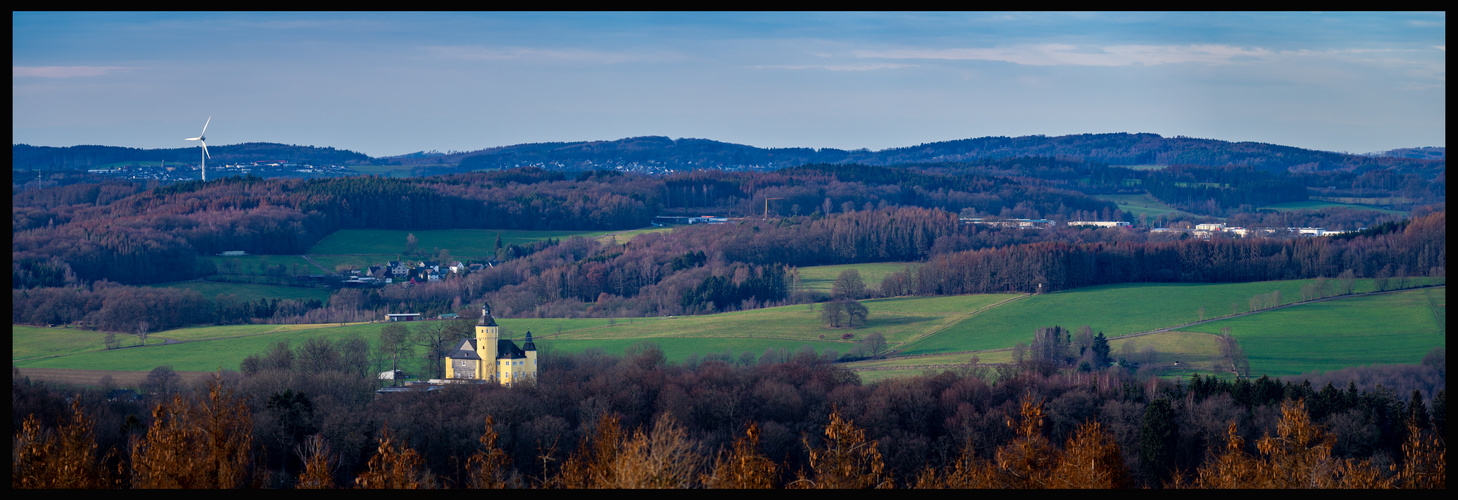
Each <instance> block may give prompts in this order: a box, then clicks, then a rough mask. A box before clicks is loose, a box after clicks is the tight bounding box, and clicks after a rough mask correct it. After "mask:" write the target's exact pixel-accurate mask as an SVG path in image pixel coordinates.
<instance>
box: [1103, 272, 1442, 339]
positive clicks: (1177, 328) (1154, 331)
mask: <svg viewBox="0 0 1458 500" xmlns="http://www.w3.org/2000/svg"><path fill="white" fill-rule="evenodd" d="M1445 286H1448V284H1447V283H1443V284H1439V285H1422V286H1415V287H1408V288H1399V289H1396V290H1382V291H1376V292H1364V293H1353V294H1347V295H1333V296H1330V297H1322V298H1319V299H1311V300H1302V301H1297V302H1291V303H1289V304H1281V305H1279V306H1275V307H1267V308H1265V309H1261V310H1258V311H1246V312H1243V313H1239V314H1230V315H1226V316H1220V317H1216V318H1210V319H1206V320H1200V321H1195V322H1193V323H1185V324H1183V325H1175V326H1171V327H1167V328H1160V329H1157V330H1149V331H1144V332H1134V333H1126V334H1123V335H1118V336H1114V337H1109V340H1114V339H1124V338H1130V337H1140V336H1144V335H1153V334H1156V333H1164V332H1168V331H1174V330H1179V329H1181V328H1188V327H1191V326H1195V325H1201V324H1205V323H1209V322H1212V321H1221V320H1226V319H1231V318H1239V317H1242V316H1249V315H1252V314H1260V313H1263V312H1267V311H1275V310H1277V309H1285V308H1288V307H1295V306H1300V305H1306V304H1314V303H1317V302H1326V301H1328V300H1337V299H1349V298H1354V297H1368V296H1373V295H1383V294H1389V293H1397V292H1407V291H1412V290H1428V289H1433V288H1439V287H1445Z"/></svg>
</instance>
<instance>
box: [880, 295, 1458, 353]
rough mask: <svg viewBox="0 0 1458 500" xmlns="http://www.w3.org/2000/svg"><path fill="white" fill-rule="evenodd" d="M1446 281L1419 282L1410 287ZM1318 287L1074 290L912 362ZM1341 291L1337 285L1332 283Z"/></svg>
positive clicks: (970, 323) (1174, 321)
mask: <svg viewBox="0 0 1458 500" xmlns="http://www.w3.org/2000/svg"><path fill="white" fill-rule="evenodd" d="M1437 280H1441V278H1437V279H1434V278H1414V279H1410V280H1409V281H1410V282H1411V283H1410V284H1413V285H1415V284H1422V283H1430V282H1436V281H1437ZM1313 281H1315V280H1289V281H1262V282H1254V283H1125V284H1118V285H1104V286H1094V287H1086V288H1075V289H1073V290H1064V291H1059V292H1054V293H1048V294H1043V295H1034V296H1030V297H1028V298H1026V299H1023V300H1018V301H1013V302H1010V303H1008V304H1006V305H1004V306H1001V307H997V308H994V309H992V310H989V311H987V312H985V313H982V314H979V315H976V316H973V317H971V318H968V319H966V320H964V321H961V322H959V323H957V324H956V325H953V326H951V327H950V328H947V329H946V330H945V331H942V332H941V333H938V334H937V335H935V336H932V337H929V338H926V339H923V340H920V341H917V342H913V343H910V344H908V345H906V346H904V348H903V352H904V353H905V354H930V353H937V352H952V351H980V350H985V349H999V348H1004V347H1011V346H1012V345H1014V344H1016V343H1018V342H1028V341H1030V340H1031V339H1032V337H1033V331H1034V329H1035V328H1037V327H1045V326H1062V327H1064V328H1066V329H1070V330H1076V329H1078V327H1080V326H1083V325H1089V327H1091V328H1093V330H1094V331H1095V332H1099V331H1102V332H1104V335H1107V336H1110V337H1115V336H1120V335H1128V334H1131V333H1138V332H1147V331H1151V330H1157V329H1161V328H1171V327H1176V326H1180V325H1184V324H1188V323H1193V322H1196V321H1200V320H1201V317H1200V309H1201V308H1204V310H1205V315H1204V319H1207V320H1208V319H1213V318H1217V317H1222V316H1229V315H1231V314H1232V313H1245V312H1249V311H1250V298H1251V297H1252V296H1254V295H1257V294H1267V293H1271V292H1273V291H1276V290H1279V291H1280V292H1281V303H1282V304H1288V303H1291V302H1296V301H1299V300H1301V288H1302V287H1303V286H1306V285H1307V284H1310V283H1312V282H1313ZM1327 281H1328V283H1329V284H1332V285H1335V284H1336V283H1335V280H1327ZM1374 289H1375V288H1374V284H1373V280H1370V279H1358V280H1354V282H1353V292H1354V293H1365V292H1369V291H1372V290H1374Z"/></svg>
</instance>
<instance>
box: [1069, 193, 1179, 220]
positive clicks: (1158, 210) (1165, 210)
mask: <svg viewBox="0 0 1458 500" xmlns="http://www.w3.org/2000/svg"><path fill="white" fill-rule="evenodd" d="M1094 198H1098V199H1100V200H1108V201H1112V202H1114V203H1115V204H1116V205H1118V206H1119V210H1123V211H1125V212H1129V213H1131V214H1134V216H1135V217H1138V216H1140V215H1148V216H1150V217H1158V216H1161V215H1171V214H1180V215H1185V216H1189V217H1199V216H1197V215H1194V214H1191V213H1189V212H1182V211H1180V210H1179V209H1177V208H1175V207H1171V206H1169V205H1166V204H1165V203H1164V202H1162V201H1159V200H1158V199H1156V198H1155V197H1154V196H1152V195H1150V194H1149V193H1142V194H1101V195H1096V196H1094Z"/></svg>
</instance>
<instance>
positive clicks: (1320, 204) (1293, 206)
mask: <svg viewBox="0 0 1458 500" xmlns="http://www.w3.org/2000/svg"><path fill="white" fill-rule="evenodd" d="M1260 208H1262V209H1266V210H1275V211H1278V212H1279V211H1287V210H1321V209H1323V208H1354V209H1357V210H1375V211H1378V212H1382V213H1384V214H1393V215H1407V212H1400V211H1397V210H1388V209H1385V208H1381V207H1374V206H1371V205H1354V204H1351V203H1337V202H1334V201H1320V200H1306V201H1292V202H1286V203H1277V204H1275V205H1267V206H1264V207H1260Z"/></svg>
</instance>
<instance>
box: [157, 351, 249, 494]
mask: <svg viewBox="0 0 1458 500" xmlns="http://www.w3.org/2000/svg"><path fill="white" fill-rule="evenodd" d="M152 417H153V419H154V420H153V422H152V427H151V428H149V429H148V430H147V437H146V438H145V439H141V440H138V441H136V442H134V443H133V444H132V470H133V474H132V487H134V488H241V487H244V486H249V481H250V479H253V483H254V485H256V484H257V483H258V481H257V478H251V477H250V474H252V473H253V462H254V461H253V458H254V457H253V449H252V448H253V416H252V414H251V413H250V412H249V410H248V405H247V404H246V403H245V402H244V401H243V399H242V398H240V397H236V396H234V395H233V392H232V391H231V390H224V389H223V387H222V382H221V378H220V377H219V376H214V377H213V380H212V381H210V382H209V383H208V395H207V396H206V397H203V398H196V399H184V398H183V397H182V396H181V395H175V396H173V397H172V399H171V400H170V401H168V402H167V403H164V404H158V405H157V407H156V408H155V409H154V410H153V411H152Z"/></svg>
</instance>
